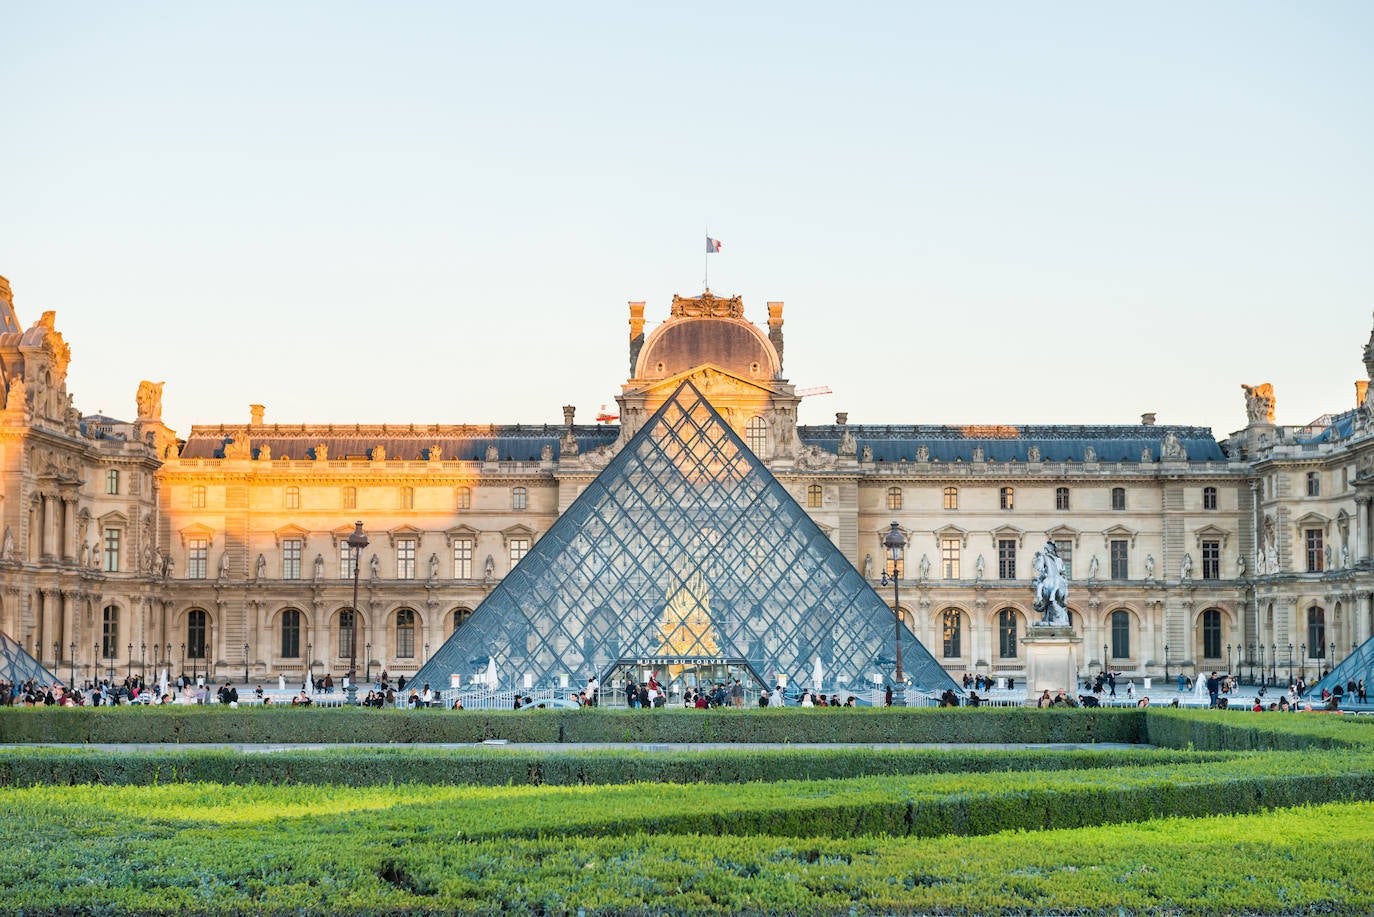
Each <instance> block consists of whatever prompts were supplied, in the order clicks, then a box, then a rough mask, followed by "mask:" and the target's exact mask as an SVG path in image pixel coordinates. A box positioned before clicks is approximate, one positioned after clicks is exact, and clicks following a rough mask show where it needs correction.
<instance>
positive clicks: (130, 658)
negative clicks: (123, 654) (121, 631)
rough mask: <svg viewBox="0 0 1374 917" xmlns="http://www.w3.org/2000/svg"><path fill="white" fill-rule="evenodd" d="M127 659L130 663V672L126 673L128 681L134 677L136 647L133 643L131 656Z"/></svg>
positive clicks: (130, 650)
mask: <svg viewBox="0 0 1374 917" xmlns="http://www.w3.org/2000/svg"><path fill="white" fill-rule="evenodd" d="M127 659H128V663H129V670H128V671H127V672H125V673H124V677H125V678H126V679H132V678H133V677H134V645H133V642H132V641H131V642H130V643H129V655H128V657H127Z"/></svg>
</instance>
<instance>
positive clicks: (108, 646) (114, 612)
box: [100, 605, 119, 659]
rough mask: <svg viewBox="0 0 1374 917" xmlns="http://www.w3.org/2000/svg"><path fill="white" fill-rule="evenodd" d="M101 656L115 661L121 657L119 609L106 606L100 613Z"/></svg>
mask: <svg viewBox="0 0 1374 917" xmlns="http://www.w3.org/2000/svg"><path fill="white" fill-rule="evenodd" d="M100 655H101V657H102V658H104V659H114V658H115V657H116V656H118V655H119V609H118V608H116V607H115V606H114V605H106V606H105V608H104V610H103V611H102V612H101V613H100Z"/></svg>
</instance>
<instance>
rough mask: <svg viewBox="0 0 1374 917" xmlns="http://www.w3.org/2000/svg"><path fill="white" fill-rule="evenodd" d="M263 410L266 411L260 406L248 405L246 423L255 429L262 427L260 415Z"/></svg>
mask: <svg viewBox="0 0 1374 917" xmlns="http://www.w3.org/2000/svg"><path fill="white" fill-rule="evenodd" d="M265 410H267V409H266V408H264V407H263V406H262V405H260V404H250V405H248V416H249V418H250V420H249V421H248V423H249V424H251V425H252V426H255V427H260V426H262V413H263V411H265Z"/></svg>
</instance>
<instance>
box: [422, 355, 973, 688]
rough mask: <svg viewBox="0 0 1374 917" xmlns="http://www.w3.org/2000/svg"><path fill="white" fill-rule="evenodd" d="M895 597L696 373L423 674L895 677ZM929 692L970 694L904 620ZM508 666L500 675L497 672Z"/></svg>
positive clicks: (542, 681)
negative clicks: (819, 519) (737, 426)
mask: <svg viewBox="0 0 1374 917" xmlns="http://www.w3.org/2000/svg"><path fill="white" fill-rule="evenodd" d="M894 624H895V622H894V619H893V612H892V609H891V608H889V607H888V605H887V604H886V602H884V601H883V600H882V598H880V597H879V596H878V594H877V593H876V592H874V590H873V588H872V586H870V585H869V584H868V582H867V581H866V580H865V579H864V578H863V576H862V575H861V574H860V573H859V571H858V570H856V569H855V568H854V565H853V564H852V563H851V562H850V561H849V559H848V558H846V557H845V556H844V555H843V554H842V553H841V552H840V550H839V548H837V547H836V546H835V544H834V543H833V542H832V541H831V540H830V538H829V537H828V536H827V535H826V534H825V533H824V532H823V531H822V530H821V529H820V527H819V526H818V525H816V523H815V522H814V521H813V520H812V519H811V517H810V516H809V515H807V513H806V511H805V510H804V509H803V508H802V507H801V506H800V505H799V504H798V503H797V501H796V500H794V499H793V498H792V496H791V494H789V493H788V492H787V490H786V488H784V487H783V485H782V484H781V483H780V482H779V481H778V479H777V478H776V477H774V476H773V474H772V472H770V471H769V470H768V468H767V467H766V466H765V465H764V464H763V463H762V462H761V461H760V460H759V459H758V458H757V457H756V456H755V455H754V454H753V453H752V452H751V451H750V450H749V448H748V447H747V446H746V445H745V443H744V442H743V440H741V439H740V437H739V436H738V435H737V434H736V433H735V432H734V431H733V430H732V429H731V428H730V426H729V425H728V424H727V423H726V422H725V421H724V420H723V419H722V418H721V416H720V415H719V414H718V413H717V412H716V411H715V409H714V408H713V407H711V405H710V403H709V402H708V401H707V400H706V399H705V398H704V397H703V396H702V394H701V393H700V392H699V391H698V390H697V389H696V387H695V386H693V385H692V384H691V383H690V382H683V383H682V384H681V385H679V386H678V388H677V389H676V390H675V391H674V392H673V394H672V396H671V397H669V398H668V400H667V401H666V402H664V404H663V406H662V407H660V408H659V409H658V410H657V411H656V412H655V413H654V415H653V416H652V417H651V418H649V420H648V421H647V422H646V423H645V424H644V426H643V427H642V428H641V429H640V430H639V431H638V432H637V433H636V434H635V435H634V436H633V437H632V438H631V439H630V441H629V442H628V443H627V444H626V445H625V447H624V448H623V449H622V450H621V451H620V452H619V453H618V454H617V455H616V456H615V457H614V458H613V459H612V460H611V461H610V463H609V464H607V466H606V467H605V468H604V469H603V470H602V471H601V473H600V474H599V475H598V476H597V477H596V479H595V480H594V481H592V483H591V484H590V485H588V486H587V488H586V489H585V490H584V491H583V492H582V493H581V494H579V495H578V497H577V499H576V500H574V501H573V503H572V504H571V505H570V506H569V507H568V508H567V510H566V511H565V512H564V513H563V514H562V515H561V516H559V518H558V520H557V521H556V522H555V523H554V525H553V526H552V527H551V528H550V529H549V530H548V531H547V532H546V533H545V534H544V535H543V537H541V538H540V539H539V540H538V541H537V542H536V543H535V544H534V545H533V547H532V548H531V549H530V551H529V553H527V554H526V555H525V557H524V558H523V559H522V560H521V561H520V562H519V564H517V565H516V567H515V569H513V570H512V571H511V572H510V574H509V575H507V576H506V578H505V579H503V580H502V581H501V582H500V583H499V584H498V585H497V586H496V588H495V589H494V590H493V591H492V592H491V594H490V595H488V596H487V598H486V599H485V600H484V601H483V602H482V603H481V604H480V605H479V606H478V607H477V609H476V610H475V611H474V612H473V613H472V616H471V617H470V618H468V620H467V621H466V622H465V623H464V624H463V626H462V627H461V628H459V629H458V630H457V631H455V632H454V633H453V635H452V636H451V637H449V639H448V640H447V641H445V643H444V644H443V646H441V647H440V648H439V650H438V651H437V652H435V654H434V655H433V656H432V657H431V658H430V660H429V661H428V662H427V663H425V665H424V666H423V667H422V668H421V669H420V671H419V672H418V673H417V674H416V676H415V679H414V680H415V681H416V682H417V683H423V682H429V683H432V684H436V685H444V686H447V685H448V684H449V676H450V675H452V674H457V675H459V676H460V679H461V682H462V684H464V685H466V684H469V683H472V682H474V681H475V682H478V683H485V684H486V685H487V686H488V687H498V686H502V685H504V686H508V687H509V686H516V687H523V686H525V682H526V676H528V677H529V681H530V682H531V683H532V684H533V685H535V686H539V687H551V686H557V685H559V684H560V683H562V684H573V685H576V684H579V683H581V682H582V681H585V679H586V678H588V677H590V676H592V675H595V676H597V677H598V678H600V679H601V680H602V681H603V683H604V681H605V678H606V676H607V675H609V674H610V673H611V672H613V671H615V670H616V669H618V668H621V667H629V666H640V667H645V668H655V669H660V670H666V672H667V675H668V678H667V679H666V680H667V681H671V680H672V679H673V678H676V677H679V676H680V675H681V674H682V673H684V672H688V671H699V670H703V669H704V670H710V669H711V667H716V669H715V670H716V671H719V667H721V666H730V667H733V668H734V669H735V671H736V672H737V673H742V672H744V671H747V672H749V673H750V674H752V676H753V677H754V679H756V680H757V681H758V682H759V683H761V684H764V685H766V686H769V687H771V685H772V684H773V683H774V682H775V681H777V680H779V676H786V678H787V679H788V680H790V681H791V682H793V683H798V682H805V681H809V680H811V679H813V678H814V677H815V676H816V674H817V672H816V668H817V666H818V665H819V667H820V669H821V672H820V674H821V677H822V680H823V681H824V682H825V683H826V684H830V685H835V686H837V687H836V690H849V691H855V690H858V689H860V688H870V687H872V686H873V684H874V683H877V682H887V681H890V678H891V673H890V670H891V668H892V657H893V639H894V631H895V627H894ZM902 639H903V644H904V646H903V650H904V657H905V658H904V663H905V667H904V671H905V674H906V675H907V676H908V679H909V680H910V682H911V683H912V685H913V686H914V687H916V688H917V689H919V690H923V691H929V692H937V691H942V690H944V689H946V688H951V689H955V690H958V688H957V686H956V685H955V683H954V681H953V680H952V679H951V678H950V676H949V674H948V673H947V672H946V671H945V670H944V668H943V667H942V666H941V665H940V664H939V663H938V662H937V661H936V660H935V658H934V657H933V656H932V655H931V654H930V653H929V652H928V651H927V650H926V648H925V647H924V646H922V645H921V643H920V641H919V640H917V639H916V636H915V634H913V633H912V632H911V630H910V629H909V628H907V627H906V626H905V625H903V638H902ZM492 676H495V677H494V678H493V677H492Z"/></svg>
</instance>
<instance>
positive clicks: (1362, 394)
mask: <svg viewBox="0 0 1374 917" xmlns="http://www.w3.org/2000/svg"><path fill="white" fill-rule="evenodd" d="M1368 396H1369V380H1368V379H1361V380H1359V381H1358V382H1356V383H1355V407H1357V408H1362V407H1364V400H1365V398H1367V397H1368Z"/></svg>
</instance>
